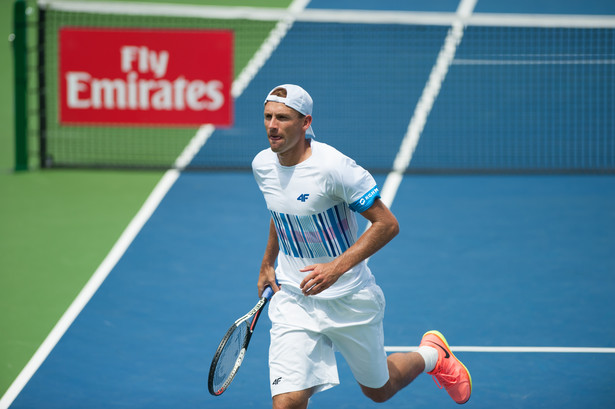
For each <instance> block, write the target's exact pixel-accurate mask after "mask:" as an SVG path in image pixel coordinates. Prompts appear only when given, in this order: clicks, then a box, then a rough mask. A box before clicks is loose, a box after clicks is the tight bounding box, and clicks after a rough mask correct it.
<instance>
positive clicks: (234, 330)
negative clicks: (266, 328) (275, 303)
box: [207, 287, 273, 396]
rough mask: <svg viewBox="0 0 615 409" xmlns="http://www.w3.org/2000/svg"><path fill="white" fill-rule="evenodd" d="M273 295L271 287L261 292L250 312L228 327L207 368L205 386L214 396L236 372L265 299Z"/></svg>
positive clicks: (217, 394)
mask: <svg viewBox="0 0 615 409" xmlns="http://www.w3.org/2000/svg"><path fill="white" fill-rule="evenodd" d="M272 296H273V289H272V288H271V287H267V288H265V290H264V291H263V294H262V296H261V298H260V300H259V301H258V303H256V305H255V306H254V308H252V310H250V312H248V313H247V314H246V315H244V316H243V317H241V318H240V319H238V320H237V321H235V323H234V324H233V325H231V327H230V328H229V329H228V331H227V332H226V334H225V335H224V337H223V338H222V341H220V345H218V349H217V350H216V353H215V354H214V358H213V359H212V361H211V366H210V368H209V377H208V379H207V388H208V389H209V393H211V394H212V395H215V396H219V395H222V393H224V391H225V390H226V389H227V388H228V386H229V385H230V384H231V382H232V381H233V378H234V377H235V375H236V374H237V371H238V370H239V367H240V366H241V363H242V362H243V357H244V356H245V353H246V350H247V349H248V344H249V343H250V337H251V336H252V332H253V331H254V327H255V326H256V322H257V321H258V318H259V316H260V314H261V311H262V310H263V308H264V307H265V304H267V301H269V299H270V298H271V297H272Z"/></svg>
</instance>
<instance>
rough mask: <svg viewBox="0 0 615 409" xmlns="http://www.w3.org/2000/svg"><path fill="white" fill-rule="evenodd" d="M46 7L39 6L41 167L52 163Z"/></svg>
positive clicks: (39, 141) (39, 137) (39, 130)
mask: <svg viewBox="0 0 615 409" xmlns="http://www.w3.org/2000/svg"><path fill="white" fill-rule="evenodd" d="M46 23H47V19H46V9H45V7H44V5H42V6H39V8H38V24H37V43H38V54H37V58H38V63H37V64H38V78H37V79H38V86H37V91H38V145H39V166H40V167H41V169H43V168H49V167H51V165H52V161H51V158H49V157H48V155H47V98H46V97H47V83H46V80H45V64H46V63H47V62H46V61H45V47H46V46H47V44H46V43H45V24H46Z"/></svg>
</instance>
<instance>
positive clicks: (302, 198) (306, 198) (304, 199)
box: [297, 193, 310, 203]
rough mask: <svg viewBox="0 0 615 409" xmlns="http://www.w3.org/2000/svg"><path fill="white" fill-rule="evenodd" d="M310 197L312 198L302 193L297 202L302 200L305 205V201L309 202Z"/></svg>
mask: <svg viewBox="0 0 615 409" xmlns="http://www.w3.org/2000/svg"><path fill="white" fill-rule="evenodd" d="M308 196H310V194H309V193H302V194H300V195H299V197H298V198H297V200H301V201H302V202H303V203H305V201H306V200H308Z"/></svg>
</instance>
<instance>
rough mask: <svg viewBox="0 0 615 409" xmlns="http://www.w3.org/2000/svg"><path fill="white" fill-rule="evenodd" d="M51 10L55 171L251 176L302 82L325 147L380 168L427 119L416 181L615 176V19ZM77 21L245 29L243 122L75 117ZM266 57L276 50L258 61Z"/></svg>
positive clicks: (45, 104)
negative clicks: (64, 78)
mask: <svg viewBox="0 0 615 409" xmlns="http://www.w3.org/2000/svg"><path fill="white" fill-rule="evenodd" d="M36 10H37V11H36V12H35V13H32V16H31V19H32V20H33V21H36V27H37V32H38V34H37V38H38V41H37V43H38V44H37V46H36V48H35V49H36V52H37V57H36V60H37V61H38V64H37V68H36V70H37V72H38V74H37V75H36V76H33V77H35V81H34V80H33V81H34V82H36V85H35V86H34V88H36V90H37V94H38V95H39V97H38V107H37V111H38V112H39V115H38V118H39V121H38V123H37V124H31V125H30V126H31V128H35V129H32V130H31V131H32V133H33V134H35V135H36V138H37V141H38V142H37V144H36V145H37V146H38V157H39V158H40V165H41V166H44V167H54V166H55V167H119V168H169V167H173V166H176V167H181V168H182V169H183V168H186V169H249V167H250V163H251V160H252V158H253V157H254V155H255V154H256V153H257V152H258V151H259V150H261V149H263V148H265V147H267V141H266V138H265V134H264V129H263V126H262V101H263V99H264V94H265V93H266V92H267V91H268V90H270V89H271V88H273V87H274V86H275V85H278V84H281V83H287V82H292V83H299V84H301V85H302V86H303V87H304V88H306V89H307V90H308V92H310V94H311V95H312V97H313V99H314V101H315V105H314V130H315V133H316V137H317V138H318V139H319V140H322V141H325V142H328V143H330V144H332V145H333V146H335V147H336V148H338V149H339V150H341V151H342V152H344V153H346V154H348V155H349V156H351V157H353V158H354V159H356V160H357V162H358V163H360V164H362V165H363V166H364V167H366V168H368V169H370V170H372V171H374V172H379V171H383V172H387V171H390V170H391V169H393V167H394V161H395V158H396V156H397V155H398V153H399V151H400V146H401V145H402V144H403V143H404V140H405V139H406V137H407V135H408V133H409V128H410V126H409V124H410V123H411V122H412V121H413V119H414V118H415V117H416V116H417V111H419V114H420V111H421V109H423V116H424V124H422V126H421V127H420V132H419V133H418V134H417V135H416V139H417V140H416V141H415V142H416V145H415V146H413V147H412V149H411V151H410V153H409V157H408V158H407V160H408V162H409V165H408V166H405V167H404V168H403V171H404V172H614V171H615V115H614V113H615V18H614V17H608V16H603V17H600V16H585V17H581V16H540V17H538V16H519V15H495V14H489V15H487V14H474V15H472V16H470V17H467V18H464V19H463V20H460V17H459V16H457V15H456V14H453V13H409V12H395V13H391V12H374V11H369V12H365V11H355V12H351V11H338V10H326V11H325V10H315V9H305V10H302V11H301V12H296V13H294V12H292V11H289V10H285V9H255V8H232V7H195V6H171V5H157V4H151V5H144V4H136V3H135V4H128V3H125V4H124V3H79V2H62V1H44V2H38V3H37V7H36ZM280 22H285V24H286V25H285V26H284V29H280ZM459 23H461V24H462V26H463V35H462V36H461V35H460V36H459V39H458V44H455V49H454V50H453V52H452V53H451V55H450V57H451V58H450V60H449V61H448V63H447V66H446V72H445V73H444V74H443V75H442V78H441V80H442V81H441V83H438V88H437V89H436V90H435V91H434V90H432V91H433V92H432V94H431V97H432V100H431V101H430V105H429V109H428V110H426V112H425V109H424V107H423V108H421V103H420V101H422V99H424V94H425V92H426V84H429V79H430V76H433V75H434V66H435V65H436V61H437V60H438V58H439V55H440V54H441V52H442V50H443V48H444V44H445V42H446V38H447V36H449V35H450V32H451V30H452V28H451V27H454V25H455V24H459ZM65 27H80V28H83V27H88V28H101V27H104V28H130V29H135V28H136V29H138V28H147V29H156V30H165V29H173V30H177V29H184V30H185V29H208V30H217V29H223V30H229V31H231V32H232V33H233V35H234V42H233V59H234V72H233V78H234V79H235V84H236V85H237V83H238V81H239V82H241V84H242V85H241V86H240V88H241V90H240V91H237V90H235V92H234V93H233V99H234V106H233V108H232V110H233V121H232V125H231V126H226V127H214V126H212V125H207V124H204V126H201V127H199V126H196V125H190V126H185V125H182V124H180V125H175V126H168V125H164V126H158V125H149V126H145V127H144V126H134V125H130V126H118V125H117V124H113V125H112V126H110V125H105V124H85V125H84V124H77V125H74V124H66V123H62V121H61V120H60V117H61V112H60V102H59V96H60V94H61V90H60V87H61V81H60V80H59V77H60V76H61V74H60V61H59V60H60V57H61V56H60V54H59V50H60V39H59V33H60V31H61V30H62V29H63V28H65ZM276 32H277V34H276ZM276 36H277V40H276ZM263 44H264V46H263ZM263 50H265V51H263ZM263 52H265V53H266V54H267V52H268V53H271V55H270V56H269V54H267V57H266V58H264V59H261V63H260V65H258V64H257V65H255V66H253V65H251V62H253V60H254V58H255V55H258V54H259V53H260V54H262V53H263ZM246 72H248V79H247V80H246V79H245V78H244V79H241V78H242V73H243V74H245V73H246ZM441 74H442V73H441ZM419 116H420V115H419ZM186 147H190V148H189V149H188V150H187V149H186ZM178 157H182V158H184V159H183V161H181V162H178V161H177V158H178ZM178 163H179V164H178Z"/></svg>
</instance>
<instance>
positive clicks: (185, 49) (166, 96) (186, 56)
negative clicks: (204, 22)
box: [58, 27, 233, 126]
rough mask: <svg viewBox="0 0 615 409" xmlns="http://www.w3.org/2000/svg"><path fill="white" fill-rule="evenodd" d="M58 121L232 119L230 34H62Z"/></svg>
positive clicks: (172, 122) (192, 122)
mask: <svg viewBox="0 0 615 409" xmlns="http://www.w3.org/2000/svg"><path fill="white" fill-rule="evenodd" d="M59 60H60V62H59V69H60V72H59V75H60V78H59V84H60V90H59V91H60V92H59V93H58V94H59V98H60V101H59V106H60V113H59V115H60V118H59V120H60V123H61V124H65V125H70V124H74V125H77V124H106V125H138V126H148V125H168V126H185V125H200V124H206V123H208V124H214V125H218V126H230V125H232V122H233V100H232V97H231V85H232V81H233V33H232V32H231V31H228V30H169V29H166V30H149V29H148V30H139V29H115V28H114V29H107V28H104V29H102V28H76V27H65V28H62V29H60V56H59Z"/></svg>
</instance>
